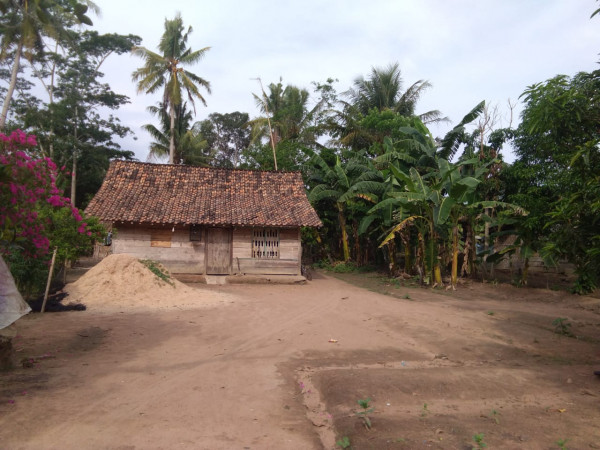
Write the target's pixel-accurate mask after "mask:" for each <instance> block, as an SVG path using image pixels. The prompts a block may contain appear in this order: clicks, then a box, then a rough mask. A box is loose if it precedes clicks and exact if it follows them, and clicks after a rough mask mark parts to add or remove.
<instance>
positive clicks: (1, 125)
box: [0, 42, 23, 131]
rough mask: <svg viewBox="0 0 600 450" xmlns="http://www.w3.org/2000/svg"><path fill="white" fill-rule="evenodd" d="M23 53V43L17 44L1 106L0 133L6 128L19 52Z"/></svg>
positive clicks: (14, 85)
mask: <svg viewBox="0 0 600 450" xmlns="http://www.w3.org/2000/svg"><path fill="white" fill-rule="evenodd" d="M22 51H23V43H22V42H19V45H17V50H16V52H15V62H14V63H13V67H12V72H11V74H10V84H9V85H8V91H6V97H5V98H4V105H3V106H2V115H0V131H4V127H5V126H6V118H7V117H8V107H9V106H10V101H11V100H12V95H13V92H14V91H15V87H16V85H17V75H18V73H19V65H20V62H21V52H22Z"/></svg>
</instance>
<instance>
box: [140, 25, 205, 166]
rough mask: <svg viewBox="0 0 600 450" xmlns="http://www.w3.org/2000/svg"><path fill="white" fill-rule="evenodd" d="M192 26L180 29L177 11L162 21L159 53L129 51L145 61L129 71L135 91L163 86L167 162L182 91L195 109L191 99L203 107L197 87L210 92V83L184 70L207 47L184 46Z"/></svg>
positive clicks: (172, 148)
mask: <svg viewBox="0 0 600 450" xmlns="http://www.w3.org/2000/svg"><path fill="white" fill-rule="evenodd" d="M191 32H192V27H189V28H188V29H187V31H185V30H184V26H183V19H182V18H181V15H180V14H177V15H176V16H175V19H173V20H168V19H166V20H165V31H164V33H163V35H162V37H161V40H160V43H159V45H158V49H159V51H160V54H159V53H155V52H152V51H150V50H148V49H147V48H145V47H134V48H133V50H132V53H133V54H134V55H136V56H139V57H141V58H142V59H143V60H144V62H145V64H144V66H143V67H140V68H139V69H137V70H136V71H135V72H133V74H132V79H133V81H135V82H137V89H138V93H141V92H144V93H146V94H152V93H154V92H157V91H158V90H159V89H161V88H163V99H162V104H163V106H164V108H165V111H168V112H169V119H170V139H169V163H170V164H173V163H174V162H175V138H176V130H175V120H176V115H177V107H178V106H179V105H181V104H182V94H183V93H184V92H185V93H186V94H187V98H188V101H189V102H190V103H191V105H192V107H193V108H194V113H195V112H196V105H195V103H194V99H197V100H200V102H202V104H203V105H205V106H206V100H205V99H204V97H203V96H202V93H201V92H200V88H204V89H206V91H207V92H208V93H209V94H210V83H209V82H208V81H206V80H205V79H204V78H201V77H199V76H198V75H196V74H194V73H192V72H189V71H188V70H186V69H184V66H188V65H192V64H195V63H197V62H198V61H200V60H201V59H202V58H203V57H204V56H205V54H206V52H207V51H208V50H209V49H210V47H204V48H203V49H200V50H196V51H192V49H191V48H188V44H187V41H188V37H189V34H190V33H191Z"/></svg>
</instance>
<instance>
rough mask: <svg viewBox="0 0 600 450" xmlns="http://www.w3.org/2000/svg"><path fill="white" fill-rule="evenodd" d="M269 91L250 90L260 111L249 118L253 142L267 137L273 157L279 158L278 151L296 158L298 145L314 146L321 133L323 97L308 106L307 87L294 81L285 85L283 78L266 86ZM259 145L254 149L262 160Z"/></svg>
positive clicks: (299, 149)
mask: <svg viewBox="0 0 600 450" xmlns="http://www.w3.org/2000/svg"><path fill="white" fill-rule="evenodd" d="M267 89H268V93H266V92H262V93H261V94H260V95H257V94H253V95H254V99H255V101H256V105H257V107H258V109H259V110H260V111H261V113H262V115H261V116H260V117H257V118H255V119H253V120H251V121H250V122H248V125H249V126H250V127H251V128H252V141H253V143H257V142H261V140H262V141H264V138H267V139H268V141H269V143H270V145H271V149H272V153H273V159H274V160H275V161H276V160H278V159H280V158H279V153H280V152H284V153H287V155H285V156H287V157H286V158H283V159H287V160H288V161H297V160H298V158H299V157H302V156H303V153H302V151H301V147H303V146H307V147H310V148H315V147H316V146H318V142H317V139H318V138H319V137H320V136H321V135H322V134H323V129H322V127H320V117H321V114H322V113H323V108H324V106H325V105H326V100H325V99H324V98H323V97H322V98H321V99H319V100H318V101H317V102H316V104H315V105H314V106H312V107H310V104H309V99H310V94H309V92H308V91H307V90H306V89H302V88H299V87H297V86H293V85H287V86H284V85H283V83H282V81H281V80H280V81H279V83H277V84H275V83H271V84H269V85H268V86H267ZM260 147H261V146H257V145H255V146H254V147H253V150H257V149H258V150H259V152H258V153H259V154H258V155H256V156H257V157H255V158H253V159H255V160H262V159H264V158H261V157H260V156H261V155H260ZM280 166H281V167H277V164H275V167H276V168H279V169H284V170H290V169H293V167H290V166H287V165H285V164H283V165H282V164H280Z"/></svg>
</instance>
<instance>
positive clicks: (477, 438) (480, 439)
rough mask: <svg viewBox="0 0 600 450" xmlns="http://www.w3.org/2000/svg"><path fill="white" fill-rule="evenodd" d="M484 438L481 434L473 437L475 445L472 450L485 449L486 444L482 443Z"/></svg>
mask: <svg viewBox="0 0 600 450" xmlns="http://www.w3.org/2000/svg"><path fill="white" fill-rule="evenodd" d="M484 438H485V435H484V434H483V433H477V434H474V435H473V442H475V445H474V446H473V449H478V450H479V449H482V448H486V447H487V444H486V443H485V442H483V439H484Z"/></svg>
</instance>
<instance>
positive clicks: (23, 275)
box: [4, 246, 50, 300]
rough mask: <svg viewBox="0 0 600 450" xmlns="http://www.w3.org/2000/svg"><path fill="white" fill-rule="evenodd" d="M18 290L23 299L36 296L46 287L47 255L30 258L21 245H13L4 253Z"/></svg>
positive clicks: (48, 261)
mask: <svg viewBox="0 0 600 450" xmlns="http://www.w3.org/2000/svg"><path fill="white" fill-rule="evenodd" d="M4 259H5V261H6V264H7V265H8V267H9V268H10V273H11V274H12V276H13V278H14V279H15V284H16V285H17V289H18V291H19V292H20V293H21V295H22V296H23V298H24V299H25V300H29V299H32V298H35V297H37V296H38V295H40V294H41V293H42V292H44V289H45V287H46V281H47V280H48V269H49V264H50V260H49V255H46V256H44V257H42V258H34V259H31V258H30V257H28V256H27V255H26V254H25V252H24V249H23V248H22V247H18V246H15V247H13V248H11V250H10V252H9V253H7V254H5V255H4Z"/></svg>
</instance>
